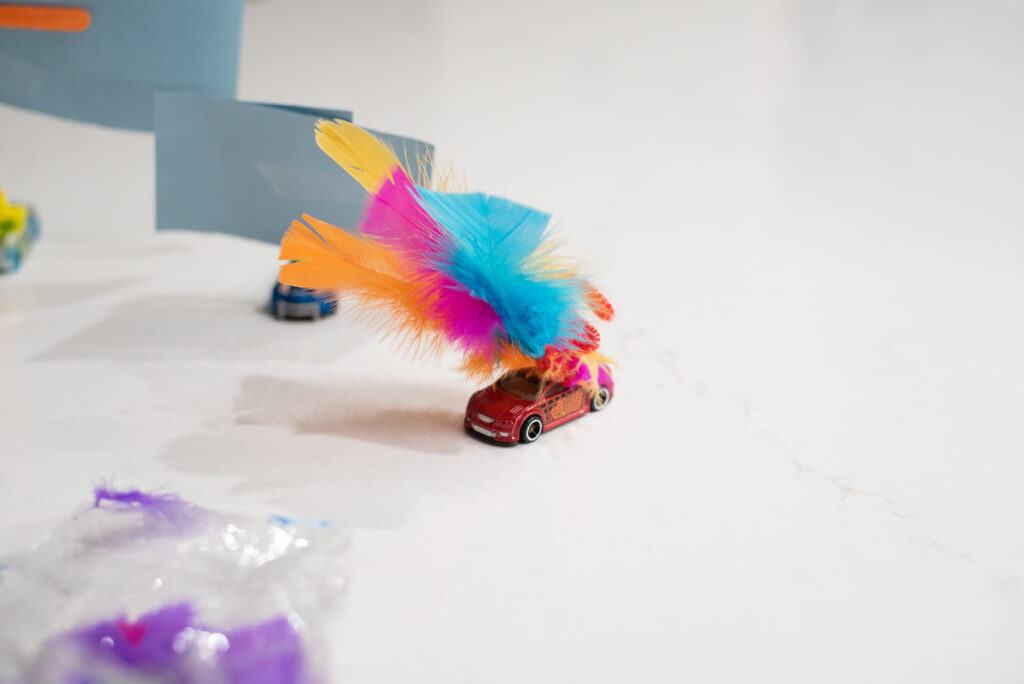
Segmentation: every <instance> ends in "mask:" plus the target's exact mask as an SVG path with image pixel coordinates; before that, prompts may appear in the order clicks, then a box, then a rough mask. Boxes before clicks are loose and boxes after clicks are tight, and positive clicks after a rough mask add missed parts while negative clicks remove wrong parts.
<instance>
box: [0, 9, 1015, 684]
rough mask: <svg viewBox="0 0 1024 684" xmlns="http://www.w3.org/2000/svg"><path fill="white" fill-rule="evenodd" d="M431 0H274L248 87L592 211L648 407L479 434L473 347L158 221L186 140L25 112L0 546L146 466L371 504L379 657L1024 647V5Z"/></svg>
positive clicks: (837, 678)
mask: <svg viewBox="0 0 1024 684" xmlns="http://www.w3.org/2000/svg"><path fill="white" fill-rule="evenodd" d="M381 4H385V3H381ZM410 5H412V6H410V7H378V6H377V5H375V4H374V3H369V2H367V3H363V5H361V6H357V5H354V4H352V3H334V2H331V1H330V0H316V1H313V0H309V1H306V2H303V3H302V6H303V10H302V11H301V12H295V11H294V8H295V7H296V5H295V3H289V2H285V1H284V0H264V1H256V0H253V1H252V2H250V3H249V4H248V5H247V8H246V25H245V30H244V42H243V55H242V72H241V81H240V83H241V85H240V93H239V94H240V97H242V98H245V99H253V100H263V101H277V102H290V103H295V104H310V105H323V106H335V107H347V108H352V109H354V110H355V112H356V121H357V122H360V123H363V124H366V125H371V126H373V127H376V128H379V129H382V130H391V131H395V132H398V133H403V134H407V135H412V136H417V137H421V138H423V139H426V140H430V141H432V142H434V143H436V144H437V145H438V148H439V151H440V153H441V156H442V157H444V158H447V159H450V160H452V161H454V162H455V163H456V164H457V165H458V166H459V167H461V168H462V169H464V170H465V172H466V174H467V177H468V179H469V181H470V186H471V187H472V188H474V189H482V190H486V191H489V192H492V193H496V194H502V195H506V196H509V197H512V198H514V199H517V200H519V201H522V202H526V203H529V204H532V205H535V206H538V207H540V208H543V209H546V210H551V211H554V212H555V213H556V215H557V216H558V219H559V220H558V226H559V230H560V231H561V233H562V234H563V235H564V236H565V237H566V238H567V240H568V244H569V247H570V249H572V250H574V252H575V253H578V254H580V255H582V256H585V257H587V258H588V259H589V261H590V263H591V265H592V266H593V271H594V274H595V276H594V277H595V280H596V281H597V282H598V284H599V285H600V286H601V287H602V289H604V290H605V292H606V294H607V295H608V296H609V298H610V299H611V300H612V301H613V303H614V304H615V305H616V307H617V309H618V311H619V317H618V319H617V320H616V322H615V323H613V324H611V325H606V326H604V328H603V330H602V334H603V337H604V346H605V349H606V351H607V352H608V353H609V354H611V355H612V356H613V357H615V358H616V360H617V361H618V362H619V367H618V368H617V370H616V386H617V396H616V397H615V400H614V401H613V403H612V405H611V406H610V407H609V409H608V410H607V411H606V412H605V413H603V414H601V415H599V416H588V417H586V418H585V419H582V420H579V421H576V422H574V423H571V424H570V425H567V426H566V427H563V428H560V429H558V430H556V431H554V432H552V433H550V434H547V435H545V436H544V437H543V438H542V440H541V441H540V442H538V443H537V444H534V445H530V446H522V447H516V448H513V449H503V448H496V447H491V446H489V445H486V444H483V443H480V442H478V441H476V440H473V439H470V438H468V437H467V436H466V435H464V434H463V432H462V426H461V415H462V411H463V410H464V406H465V401H466V399H467V398H468V396H469V394H470V393H471V391H472V390H473V389H474V387H473V386H471V385H469V384H467V383H465V382H463V381H462V380H461V379H460V378H459V376H458V375H457V373H456V372H455V371H454V370H452V368H453V367H454V360H453V359H451V358H444V359H440V360H428V361H422V360H416V359H412V358H410V357H408V356H407V355H403V354H396V353H394V350H393V348H392V347H391V346H390V345H388V344H381V343H380V342H379V341H378V340H377V338H376V337H375V336H374V335H373V334H372V333H371V332H369V331H367V330H365V329H364V328H362V327H360V325H359V324H358V323H356V322H353V321H351V320H349V319H347V318H346V317H345V316H344V315H341V316H338V317H335V318H333V319H328V320H324V321H321V322H319V323H315V324H305V323H287V322H278V321H275V320H273V319H272V318H270V317H269V316H268V315H267V314H266V313H265V311H263V310H262V307H263V306H265V303H266V300H267V297H268V296H269V292H270V287H271V285H272V282H273V280H274V275H275V272H276V249H275V247H274V246H272V245H266V244H259V243H254V242H249V241H246V240H242V239H237V238H229V237H224V236H218V235H209V234H190V233H185V232H181V233H166V234H154V233H153V230H152V215H153V190H152V183H153V172H152V163H153V159H152V137H151V136H148V135H146V134H140V133H126V132H121V131H112V130H109V129H103V128H98V127H92V126H87V125H83V124H77V123H73V122H68V121H62V120H57V119H52V118H49V117H45V116H42V115H37V114H32V113H27V112H23V111H19V110H14V109H11V108H8V107H0V183H2V184H3V186H4V188H5V189H6V190H7V191H8V193H9V195H11V196H12V197H13V198H20V199H31V200H33V201H34V203H35V204H36V205H37V207H38V208H39V210H40V214H41V217H42V221H43V230H44V238H43V241H42V242H41V243H40V244H39V246H38V248H37V249H36V251H35V252H33V253H32V254H31V255H30V257H29V259H28V260H27V263H26V266H25V268H24V270H23V271H22V272H21V273H19V274H17V275H15V276H10V277H3V278H0V552H4V553H6V552H10V551H14V550H17V549H21V548H24V547H25V546H27V545H28V544H29V543H31V542H32V541H33V540H34V539H36V538H37V537H38V536H39V535H40V534H41V533H42V532H44V531H45V530H46V529H48V528H49V527H50V526H52V525H53V524H54V523H55V522H56V521H58V520H61V519H63V517H65V516H66V515H67V514H68V512H69V511H71V510H72V509H73V508H75V507H76V506H78V505H79V504H80V503H81V502H82V501H84V500H85V499H86V497H87V495H88V488H89V486H90V485H91V484H92V483H93V482H94V481H95V480H96V479H97V478H99V477H103V476H114V477H116V478H117V481H118V482H120V483H123V484H137V485H142V486H157V485H163V486H167V487H169V488H171V489H174V490H177V491H179V492H181V493H182V494H183V495H185V496H187V497H189V498H191V499H193V500H196V501H198V502H201V503H203V504H205V505H208V506H213V507H221V508H229V509H230V508H237V509H243V510H261V511H266V510H273V511H279V512H283V513H290V514H298V515H306V516H317V517H325V518H332V519H335V520H339V521H343V522H344V523H345V524H346V525H348V526H349V527H350V529H351V530H352V534H353V547H352V570H353V582H352V585H351V587H350V590H349V593H348V595H347V598H346V601H345V604H344V607H343V611H342V614H341V619H340V622H339V626H338V630H337V634H336V635H335V637H336V643H337V646H338V655H339V658H338V660H339V663H338V672H339V673H340V675H341V676H343V677H344V679H345V681H350V682H367V683H369V682H373V683H377V682H395V683H398V682H413V681H416V682H467V683H468V682H526V681H529V682H625V681H631V682H680V681H685V682H741V681H742V682H749V681H758V682H813V683H818V682H850V683H857V684H862V683H863V682H867V681H870V682H911V681H919V682H925V681H927V682H972V683H973V682H1020V681H1022V680H1024V655H1022V653H1024V651H1022V650H1021V648H1020V635H1021V634H1022V633H1024V585H1022V576H1024V575H1022V573H1024V522H1022V521H1024V499H1022V496H1021V492H1022V491H1024V458H1022V457H1024V446H1022V445H1024V428H1022V416H1024V361H1022V349H1024V334H1022V333H1024V269H1022V266H1024V210H1022V202H1021V188H1022V183H1021V181H1022V170H1021V159H1022V158H1024V116H1022V114H1024V90H1022V88H1021V80H1020V65H1021V64H1022V59H1024V5H1021V3H1019V2H1011V1H1009V0H1003V1H1002V2H997V1H995V0H991V1H989V0H985V1H983V2H977V3H967V2H963V3H955V2H945V3H930V4H926V3H871V2H852V1H840V0H835V1H831V0H830V1H826V2H818V1H815V2H807V1H799V0H790V1H782V0H777V1H773V2H762V3H737V2H724V3H723V2H717V1H715V0H707V1H706V2H689V3H678V4H677V3H658V2H651V3H647V4H641V5H640V6H637V7H631V8H630V9H628V10H627V9H626V7H625V6H624V5H621V4H620V3H607V4H604V5H598V6H594V5H593V4H592V3H583V2H578V3H566V4H562V3H535V4H531V3H526V4H524V3H515V4H514V7H513V6H512V5H510V6H509V8H508V9H507V10H500V9H496V8H493V7H492V8H482V7H479V6H477V4H474V3H464V4H461V5H459V4H457V3H454V2H435V3H430V2H426V3H410ZM668 5H678V6H676V7H675V8H674V9H669V7H668Z"/></svg>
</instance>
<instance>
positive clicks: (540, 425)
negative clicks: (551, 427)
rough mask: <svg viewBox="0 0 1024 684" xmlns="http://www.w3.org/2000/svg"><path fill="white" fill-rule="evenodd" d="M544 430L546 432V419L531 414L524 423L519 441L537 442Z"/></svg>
mask: <svg viewBox="0 0 1024 684" xmlns="http://www.w3.org/2000/svg"><path fill="white" fill-rule="evenodd" d="M542 432H544V421H543V420H541V419H540V416H530V417H529V418H527V419H526V422H525V423H523V428H522V430H520V431H519V441H520V442H525V443H526V444H529V443H530V442H536V441H537V438H538V437H540V435H541V433H542Z"/></svg>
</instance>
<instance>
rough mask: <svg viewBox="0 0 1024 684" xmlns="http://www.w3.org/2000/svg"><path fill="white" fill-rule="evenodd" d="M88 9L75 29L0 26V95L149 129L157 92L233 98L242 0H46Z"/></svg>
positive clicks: (15, 101)
mask: <svg viewBox="0 0 1024 684" xmlns="http://www.w3.org/2000/svg"><path fill="white" fill-rule="evenodd" d="M46 4H47V5H52V6H71V7H82V8H84V9H86V10H88V11H89V13H90V14H91V15H92V22H91V24H90V25H89V27H88V28H87V29H86V30H85V31H82V32H81V33H60V32H52V31H31V30H22V29H0V102H3V103H5V104H10V105H14V106H16V107H23V108H27V109H33V110H36V111H40V112H45V113H47V114H54V115H56V116H62V117H67V118H70V119H78V120H81V121H88V122H91V123H98V124H103V125H106V126H116V127H120V128H130V129H136V130H152V129H153V96H154V94H155V93H157V92H160V91H178V92H182V91H184V92H196V93H205V94H209V95H220V96H227V97H230V96H233V95H234V94H235V86H236V83H237V80H238V49H239V40H240V36H241V29H242V5H243V0H70V1H69V0H52V1H51V0H47V3H46Z"/></svg>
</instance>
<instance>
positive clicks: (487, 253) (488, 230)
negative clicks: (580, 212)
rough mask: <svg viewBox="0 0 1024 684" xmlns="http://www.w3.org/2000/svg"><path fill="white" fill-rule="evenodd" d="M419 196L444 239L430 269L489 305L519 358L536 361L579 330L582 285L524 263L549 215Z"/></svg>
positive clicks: (465, 198) (495, 201)
mask: <svg viewBox="0 0 1024 684" xmlns="http://www.w3.org/2000/svg"><path fill="white" fill-rule="evenodd" d="M419 194H420V201H421V203H422V205H423V208H424V209H425V210H426V211H427V212H428V213H430V215H431V216H432V217H433V218H434V220H436V221H437V222H438V223H439V224H440V225H441V226H443V227H444V228H445V230H446V231H447V237H448V238H449V239H448V241H447V245H446V248H445V249H443V250H442V252H441V254H439V255H438V257H436V259H435V260H434V263H433V264H432V265H433V266H434V268H436V269H437V270H438V271H440V272H441V273H444V274H446V275H448V276H450V277H452V278H454V279H455V280H456V281H458V282H460V283H461V284H462V285H463V286H464V287H465V288H466V289H467V290H468V291H469V292H470V293H472V294H473V295H474V296H475V297H478V298H480V299H482V300H484V301H485V302H487V303H488V304H490V305H491V307H493V308H494V310H495V311H496V312H497V314H498V316H500V317H501V321H502V324H503V325H504V327H505V331H506V332H507V333H508V336H509V338H510V339H511V341H512V342H514V343H515V344H516V345H517V346H518V347H519V349H520V350H522V351H523V353H525V354H527V355H528V356H531V357H534V358H540V357H541V356H543V355H544V351H545V347H547V346H548V345H556V346H561V345H563V344H564V343H566V341H567V340H568V339H569V338H570V337H572V336H573V334H574V333H576V332H578V328H579V326H580V318H579V315H578V314H577V311H578V310H579V309H580V308H581V305H582V292H583V287H584V284H583V283H582V281H580V279H579V278H577V277H575V276H570V277H565V276H567V275H568V274H566V273H564V272H561V271H558V272H552V271H551V270H549V269H546V268H543V267H541V266H539V265H538V264H537V263H532V262H531V260H530V257H531V255H533V254H534V253H535V252H536V251H537V249H538V247H540V245H541V243H542V242H543V240H544V237H545V235H546V234H547V227H548V223H549V221H550V219H551V217H550V215H548V214H546V213H544V212H542V211H537V210H536V209H531V208H530V207H527V206H523V205H522V204H516V203H515V202H511V201H509V200H506V199H502V198H500V197H492V196H489V195H484V194H481V193H469V194H450V193H438V192H432V191H429V190H424V189H419Z"/></svg>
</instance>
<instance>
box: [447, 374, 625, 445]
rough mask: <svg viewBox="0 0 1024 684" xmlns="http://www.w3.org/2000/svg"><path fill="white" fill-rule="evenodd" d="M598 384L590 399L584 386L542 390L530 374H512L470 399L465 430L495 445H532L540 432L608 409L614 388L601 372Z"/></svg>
mask: <svg viewBox="0 0 1024 684" xmlns="http://www.w3.org/2000/svg"><path fill="white" fill-rule="evenodd" d="M599 381H600V385H601V389H600V390H598V392H597V394H595V395H594V396H593V397H591V395H590V390H589V389H588V387H587V386H586V384H585V383H582V384H581V383H577V384H575V385H572V386H566V385H563V384H561V383H552V384H549V385H547V386H546V387H542V383H541V381H540V379H539V378H538V377H537V376H536V374H534V373H532V372H531V371H518V372H516V373H511V374H509V375H506V376H505V377H503V378H502V379H501V380H498V381H497V382H496V383H494V384H493V385H491V386H490V387H485V388H484V389H482V390H480V391H479V392H476V393H474V394H473V396H472V397H470V398H469V404H468V405H467V406H466V429H467V430H472V431H474V432H477V433H479V434H481V435H483V436H485V437H488V438H490V439H492V440H494V441H495V442H504V443H508V444H516V443H518V442H535V441H537V438H538V437H540V435H541V433H542V432H544V431H546V430H550V429H551V428H556V427H558V426H559V425H562V424H563V423H568V422H569V421H570V420H574V419H576V418H579V417H580V416H582V415H583V414H585V413H588V412H589V411H600V410H601V409H603V408H604V407H605V406H607V405H608V402H609V401H611V398H612V393H613V392H614V391H615V385H614V384H613V383H612V379H611V376H609V375H608V374H607V373H606V372H604V371H603V370H602V371H601V373H600V374H599ZM542 390H543V391H542Z"/></svg>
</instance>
